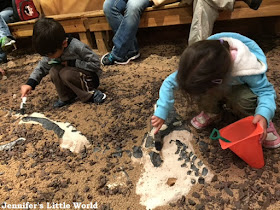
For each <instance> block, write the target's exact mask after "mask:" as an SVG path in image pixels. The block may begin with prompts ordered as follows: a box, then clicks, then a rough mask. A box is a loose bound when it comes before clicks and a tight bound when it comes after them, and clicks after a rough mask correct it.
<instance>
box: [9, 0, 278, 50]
mask: <svg viewBox="0 0 280 210" xmlns="http://www.w3.org/2000/svg"><path fill="white" fill-rule="evenodd" d="M271 16H280V0H263V3H262V5H261V7H260V8H259V9H258V10H257V11H255V10H252V9H250V8H249V7H248V6H247V5H246V4H245V3H244V2H243V1H237V2H236V3H235V9H234V11H233V12H229V11H223V12H221V13H220V16H219V18H218V20H233V19H243V18H256V17H271ZM49 17H52V18H54V19H56V20H57V21H59V22H60V23H61V24H62V25H63V27H64V29H65V31H66V33H78V34H79V38H80V40H81V41H83V42H84V43H86V44H88V45H89V46H93V45H92V43H93V42H92V37H91V32H93V33H94V36H95V40H96V44H97V48H98V51H99V53H100V54H104V53H106V52H107V51H108V40H107V38H106V37H107V36H106V32H107V31H109V30H111V28H110V26H109V24H108V22H107V20H106V17H105V16H104V13H103V11H102V10H96V11H90V12H84V13H72V14H65V15H54V16H49ZM35 21H36V20H29V21H21V22H15V23H11V24H8V25H9V27H10V30H11V32H12V34H13V36H14V37H15V38H21V37H29V36H32V30H33V25H34V23H35ZM191 21H192V7H191V6H188V5H182V4H180V3H173V4H170V5H165V6H162V7H158V8H154V7H149V8H147V9H146V10H145V12H144V13H143V15H142V18H141V22H140V25H139V27H140V28H147V27H158V26H170V25H178V24H190V23H191Z"/></svg>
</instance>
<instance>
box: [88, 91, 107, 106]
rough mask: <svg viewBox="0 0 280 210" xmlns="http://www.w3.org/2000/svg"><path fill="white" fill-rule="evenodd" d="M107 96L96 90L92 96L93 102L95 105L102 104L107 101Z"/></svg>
mask: <svg viewBox="0 0 280 210" xmlns="http://www.w3.org/2000/svg"><path fill="white" fill-rule="evenodd" d="M105 99H106V94H105V93H102V92H101V91H100V90H94V93H93V95H92V100H91V101H92V102H93V103H95V104H101V103H103V102H104V101H105Z"/></svg>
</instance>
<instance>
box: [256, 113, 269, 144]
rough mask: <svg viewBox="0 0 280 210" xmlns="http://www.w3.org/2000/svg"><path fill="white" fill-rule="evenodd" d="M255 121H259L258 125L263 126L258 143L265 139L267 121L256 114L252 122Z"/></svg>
mask: <svg viewBox="0 0 280 210" xmlns="http://www.w3.org/2000/svg"><path fill="white" fill-rule="evenodd" d="M257 123H260V126H261V127H262V128H263V134H262V135H261V138H260V143H262V142H263V141H264V140H265V139H266V136H267V131H266V129H267V121H266V119H265V118H264V117H263V116H261V115H259V114H257V115H256V116H255V117H254V119H253V124H257Z"/></svg>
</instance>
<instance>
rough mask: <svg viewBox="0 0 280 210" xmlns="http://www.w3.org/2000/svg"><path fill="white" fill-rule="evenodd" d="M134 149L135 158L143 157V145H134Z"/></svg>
mask: <svg viewBox="0 0 280 210" xmlns="http://www.w3.org/2000/svg"><path fill="white" fill-rule="evenodd" d="M132 150H133V157H135V158H141V157H143V152H142V149H141V147H137V146H134V147H133V149H132Z"/></svg>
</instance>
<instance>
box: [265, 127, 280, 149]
mask: <svg viewBox="0 0 280 210" xmlns="http://www.w3.org/2000/svg"><path fill="white" fill-rule="evenodd" d="M263 147H265V148H277V147H280V136H279V134H278V133H277V131H276V129H275V127H274V124H273V123H272V122H270V123H269V127H268V128H267V137H266V139H265V140H264V142H263Z"/></svg>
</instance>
